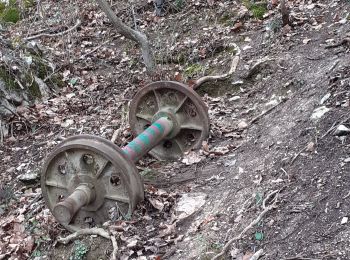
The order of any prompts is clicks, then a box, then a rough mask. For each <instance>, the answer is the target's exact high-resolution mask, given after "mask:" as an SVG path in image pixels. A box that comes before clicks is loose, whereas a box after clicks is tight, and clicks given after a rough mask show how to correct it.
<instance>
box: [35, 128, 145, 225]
mask: <svg viewBox="0 0 350 260" xmlns="http://www.w3.org/2000/svg"><path fill="white" fill-rule="evenodd" d="M82 183H88V184H90V185H92V186H93V187H94V193H95V194H96V195H95V197H96V198H95V199H94V200H93V201H92V202H91V203H89V204H88V205H86V206H84V207H82V208H81V209H80V210H79V211H78V212H77V213H76V214H75V216H74V217H73V219H72V221H71V222H70V223H69V224H66V223H61V224H62V225H63V226H64V227H65V228H67V229H68V230H70V231H76V230H79V229H81V228H89V227H93V226H101V225H102V224H103V223H104V222H106V221H108V220H116V219H118V218H128V217H130V215H131V213H132V211H133V210H134V209H135V207H136V205H137V203H138V202H139V201H141V200H142V199H143V185H142V181H141V178H140V176H139V174H138V172H137V169H136V167H135V165H134V164H133V163H132V162H131V161H130V160H129V159H128V158H127V157H126V156H125V155H124V154H123V152H122V151H121V149H120V148H118V147H117V146H116V145H114V144H113V143H111V142H109V141H108V140H105V139H103V138H100V137H96V136H90V135H79V136H74V137H71V138H67V139H66V140H64V141H63V142H62V143H61V144H60V145H58V146H57V147H56V148H55V150H54V151H53V152H52V153H51V154H50V155H49V157H48V158H47V160H46V162H45V165H44V167H43V171H42V175H41V187H42V192H43V197H44V199H45V202H46V204H47V205H48V207H49V209H50V211H51V212H52V213H53V212H54V211H53V208H54V206H55V205H56V204H57V203H58V202H60V201H62V200H63V199H65V198H67V197H68V196H69V195H70V194H71V193H72V192H73V191H74V190H75V189H76V187H77V186H78V185H79V184H82ZM53 214H54V213H53Z"/></svg>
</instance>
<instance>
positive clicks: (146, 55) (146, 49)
mask: <svg viewBox="0 0 350 260" xmlns="http://www.w3.org/2000/svg"><path fill="white" fill-rule="evenodd" d="M96 2H97V4H98V5H99V6H100V8H101V10H102V11H103V12H104V13H105V14H106V15H107V17H108V19H109V20H110V21H111V22H112V24H113V27H114V28H115V29H116V30H117V32H118V33H120V34H121V35H123V36H124V37H125V38H128V39H129V40H132V41H134V42H136V43H138V44H139V45H140V46H141V51H142V57H143V61H144V63H145V66H146V69H147V72H148V73H149V74H152V73H153V72H154V67H155V65H154V58H153V55H152V51H151V47H150V44H149V42H148V39H147V36H146V35H145V34H144V33H142V32H139V31H136V30H133V29H132V28H130V27H129V26H127V25H126V24H125V23H123V22H122V20H120V19H119V18H118V17H117V16H116V14H115V13H114V12H113V10H112V9H111V7H110V5H109V4H108V3H107V2H106V1H105V0H96Z"/></svg>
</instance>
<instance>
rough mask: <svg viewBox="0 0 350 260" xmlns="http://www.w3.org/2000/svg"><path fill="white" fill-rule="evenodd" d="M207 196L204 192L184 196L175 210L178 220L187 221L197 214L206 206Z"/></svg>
mask: <svg viewBox="0 0 350 260" xmlns="http://www.w3.org/2000/svg"><path fill="white" fill-rule="evenodd" d="M206 196H207V195H206V194H205V193H202V192H197V193H186V194H183V195H182V197H181V198H180V200H179V201H178V203H177V206H176V209H175V210H176V213H177V215H178V219H185V218H187V217H189V216H191V215H192V214H194V213H195V212H197V211H198V210H199V209H200V208H201V207H202V206H203V205H204V203H205V198H206Z"/></svg>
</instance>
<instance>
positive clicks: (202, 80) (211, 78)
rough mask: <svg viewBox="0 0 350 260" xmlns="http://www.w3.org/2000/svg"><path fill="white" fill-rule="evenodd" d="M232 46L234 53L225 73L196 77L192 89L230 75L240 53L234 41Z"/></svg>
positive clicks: (234, 68) (234, 69)
mask: <svg viewBox="0 0 350 260" xmlns="http://www.w3.org/2000/svg"><path fill="white" fill-rule="evenodd" d="M234 47H235V49H236V54H234V55H233V56H232V62H231V67H230V70H229V71H228V72H227V73H225V74H222V75H213V76H204V77H202V78H199V79H197V80H196V81H195V82H194V84H193V85H192V86H191V87H192V88H193V89H196V88H198V87H199V86H201V85H202V84H203V83H205V82H208V81H214V80H224V79H226V78H228V77H229V76H231V75H232V74H233V73H234V72H235V71H236V69H237V66H238V63H239V60H240V55H241V49H240V48H239V47H238V45H237V44H235V43H234Z"/></svg>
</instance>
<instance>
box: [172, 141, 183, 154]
mask: <svg viewBox="0 0 350 260" xmlns="http://www.w3.org/2000/svg"><path fill="white" fill-rule="evenodd" d="M172 141H173V142H174V143H175V144H176V146H177V147H178V150H179V151H180V152H181V153H182V154H183V153H184V152H185V151H186V149H185V147H184V146H183V145H182V143H181V141H180V140H178V139H177V138H175V139H173V140H172Z"/></svg>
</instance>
